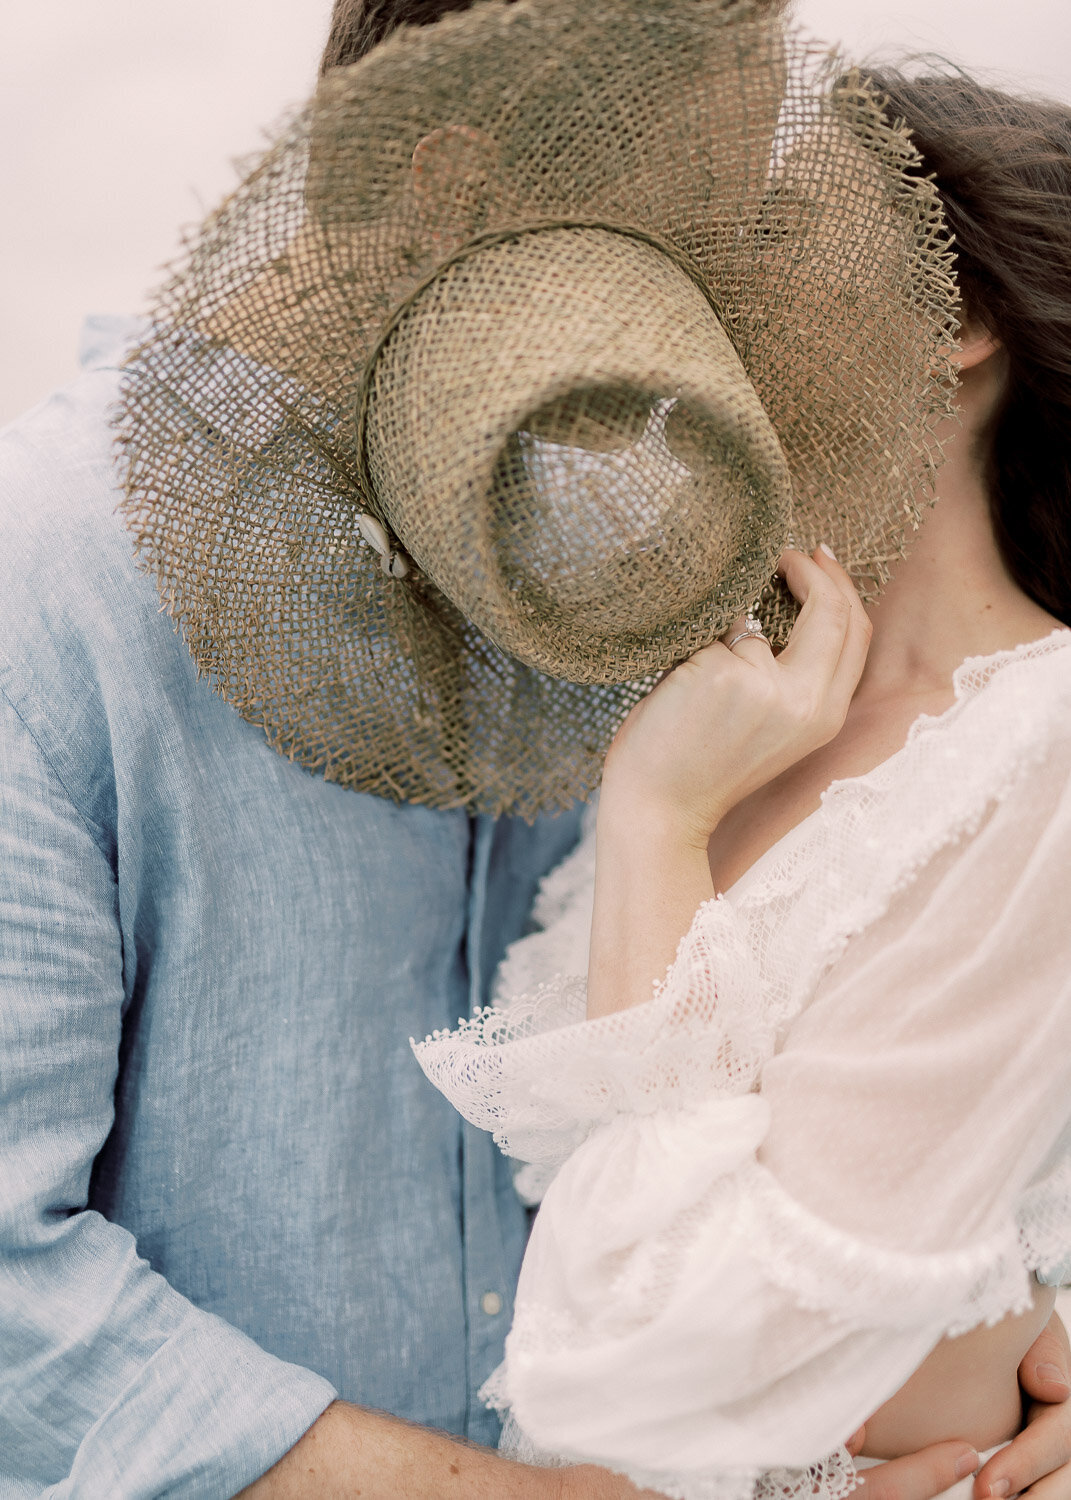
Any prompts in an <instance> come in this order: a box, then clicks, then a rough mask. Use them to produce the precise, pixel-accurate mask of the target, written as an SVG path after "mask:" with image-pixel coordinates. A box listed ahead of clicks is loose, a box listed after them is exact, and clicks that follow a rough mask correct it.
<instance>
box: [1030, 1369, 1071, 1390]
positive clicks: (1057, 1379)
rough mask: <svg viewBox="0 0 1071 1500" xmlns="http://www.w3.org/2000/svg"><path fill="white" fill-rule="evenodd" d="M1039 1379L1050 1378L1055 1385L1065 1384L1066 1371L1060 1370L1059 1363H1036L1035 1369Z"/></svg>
mask: <svg viewBox="0 0 1071 1500" xmlns="http://www.w3.org/2000/svg"><path fill="white" fill-rule="evenodd" d="M1036 1374H1037V1377H1038V1379H1039V1380H1051V1381H1052V1382H1053V1383H1054V1384H1055V1385H1062V1386H1066V1385H1067V1383H1068V1381H1067V1371H1066V1370H1061V1369H1060V1366H1059V1365H1038V1367H1037V1371H1036Z"/></svg>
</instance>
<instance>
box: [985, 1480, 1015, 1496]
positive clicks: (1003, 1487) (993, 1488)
mask: <svg viewBox="0 0 1071 1500" xmlns="http://www.w3.org/2000/svg"><path fill="white" fill-rule="evenodd" d="M1010 1489H1011V1480H1010V1479H994V1481H993V1483H992V1484H991V1485H990V1486H989V1489H988V1490H987V1491H986V1493H987V1494H989V1495H1006V1494H1007V1493H1008V1491H1009V1490H1010Z"/></svg>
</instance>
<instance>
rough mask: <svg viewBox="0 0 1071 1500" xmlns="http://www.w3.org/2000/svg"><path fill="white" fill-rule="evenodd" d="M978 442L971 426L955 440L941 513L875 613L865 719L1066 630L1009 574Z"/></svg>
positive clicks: (934, 512)
mask: <svg viewBox="0 0 1071 1500" xmlns="http://www.w3.org/2000/svg"><path fill="white" fill-rule="evenodd" d="M971 436H972V434H971V432H970V426H969V424H968V425H965V426H963V427H958V428H957V429H955V430H953V431H950V432H949V434H948V441H947V443H946V453H947V458H946V461H945V463H944V464H943V466H942V467H941V469H940V470H939V472H938V482H937V497H936V503H935V504H934V505H932V506H931V507H928V508H927V510H926V512H925V514H924V517H923V522H922V526H921V528H920V530H919V532H918V534H917V535H916V536H915V537H914V538H913V539H912V541H911V544H910V546H909V550H908V553H907V556H906V557H905V558H904V559H903V560H902V561H901V562H900V563H898V564H897V565H896V567H895V569H894V572H893V577H892V580H891V581H890V582H889V584H888V585H887V586H886V588H885V590H884V591H883V593H882V595H881V598H880V599H879V600H878V601H877V603H876V604H875V605H874V606H873V607H872V609H871V611H870V614H871V618H872V620H873V623H874V637H873V641H872V644H871V648H870V655H869V657H868V660H867V665H866V670H865V672H864V674H863V677H862V680H861V682H860V685H859V688H858V690H857V692H856V699H855V705H856V706H857V707H858V708H859V709H863V710H865V709H867V708H869V707H871V706H873V705H875V704H877V703H880V702H881V701H883V700H885V699H887V698H890V697H897V696H901V697H902V696H909V695H910V696H919V697H925V696H932V695H933V694H935V693H939V692H941V691H942V690H948V689H949V688H950V686H951V682H952V675H953V673H954V672H955V669H956V668H957V667H958V666H959V664H960V663H961V662H962V661H963V660H964V659H965V658H966V657H968V656H986V655H989V654H991V653H992V652H995V651H1002V650H1006V649H1009V648H1011V647H1013V646H1017V645H1019V644H1021V643H1022V642H1024V641H1030V640H1036V639H1038V638H1039V637H1041V636H1043V635H1046V634H1047V633H1048V632H1049V631H1050V630H1052V629H1054V628H1056V626H1058V625H1059V623H1060V622H1059V621H1058V620H1056V619H1054V618H1053V617H1052V616H1051V615H1049V614H1048V613H1047V612H1046V611H1045V610H1044V609H1042V607H1041V606H1040V605H1038V604H1035V603H1034V601H1033V600H1032V599H1030V598H1029V597H1028V596H1027V595H1026V594H1025V593H1024V592H1023V591H1022V589H1021V588H1020V587H1019V585H1018V584H1017V583H1016V582H1015V581H1014V580H1013V579H1012V577H1011V575H1010V574H1009V573H1008V570H1007V568H1006V567H1005V565H1004V561H1003V558H1002V557H1001V555H1000V551H999V549H998V547H997V543H996V539H995V537H994V535H993V527H992V522H991V520H990V513H989V501H988V496H987V493H986V487H985V483H984V478H983V474H982V470H981V465H980V464H979V462H978V461H977V459H976V457H975V454H974V451H973V443H972V441H971Z"/></svg>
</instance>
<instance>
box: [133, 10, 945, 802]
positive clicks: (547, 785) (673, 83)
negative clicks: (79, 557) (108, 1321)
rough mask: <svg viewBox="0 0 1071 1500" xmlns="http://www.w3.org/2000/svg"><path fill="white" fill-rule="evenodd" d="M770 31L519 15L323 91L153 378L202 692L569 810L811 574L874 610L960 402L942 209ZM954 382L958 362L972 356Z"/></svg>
mask: <svg viewBox="0 0 1071 1500" xmlns="http://www.w3.org/2000/svg"><path fill="white" fill-rule="evenodd" d="M916 166H917V156H916V154H915V152H914V150H913V148H912V146H911V144H910V142H909V139H908V138H907V136H906V133H905V132H904V131H903V129H901V128H900V127H899V126H897V125H896V124H895V123H890V122H889V121H887V120H885V119H884V118H883V116H882V113H881V109H880V103H879V101H878V100H876V99H875V98H874V96H873V95H872V93H871V91H870V90H869V89H868V87H867V85H866V83H865V81H864V80H862V79H861V78H860V77H859V75H858V74H857V73H853V72H851V71H848V70H846V69H845V68H844V65H843V64H842V63H841V62H839V61H838V60H837V59H835V58H832V57H830V56H829V55H828V54H826V53H824V52H822V51H820V50H818V49H815V48H812V47H808V46H806V45H805V44H804V43H802V42H800V41H799V40H797V39H796V38H795V37H794V36H793V35H792V34H791V33H786V31H785V30H784V28H783V26H782V24H781V23H780V21H779V20H778V19H777V18H776V17H774V16H771V15H770V14H768V13H766V11H765V9H764V8H763V7H760V6H759V5H757V4H751V3H748V0H737V3H733V0H600V3H599V4H598V5H597V6H577V5H576V4H575V0H518V3H516V4H513V5H504V4H501V3H499V0H487V3H484V4H479V5H477V6H476V7H475V8H474V9H473V10H471V11H469V12H467V13H464V14H461V15H455V16H449V17H447V18H445V19H444V20H442V21H441V22H439V23H437V24H436V25H435V26H432V27H428V28H421V29H408V30H405V31H402V32H400V33H398V34H396V35H395V36H394V37H392V38H390V39H389V40H388V41H387V42H385V43H384V44H383V45H382V46H381V47H379V48H378V49H377V50H376V51H375V52H374V53H372V54H371V55H370V56H369V57H367V58H366V59H364V60H363V61H362V62H360V63H358V64H356V65H355V66H353V67H350V68H346V69H340V70H338V71H337V72H335V73H334V74H332V75H329V76H328V77H327V78H326V79H325V80H324V81H323V83H322V84H321V86H320V89H319V91H318V93H317V95H316V97H315V98H314V99H313V101H312V102H311V104H310V105H309V106H308V107H307V108H306V109H305V110H304V111H303V112H302V113H301V114H300V115H299V116H298V117H297V118H296V119H295V120H294V121H293V122H292V124H291V125H289V126H288V127H287V128H286V129H285V130H284V132H283V133H282V134H281V136H280V138H279V139H278V140H277V142H276V143H275V144H274V145H273V146H272V147H271V148H270V149H269V150H268V152H267V154H266V155H265V156H264V158H263V160H262V161H261V162H260V163H259V164H258V165H257V166H256V167H255V168H254V170H252V171H251V172H250V173H249V175H248V176H247V178H246V180H245V181H244V182H243V184H242V186H241V187H240V188H239V189H238V191H237V192H236V193H235V194H234V196H233V197H232V198H230V199H229V200H228V201H227V202H226V203H225V204H224V205H223V206H222V208H221V209H220V210H218V212H217V213H216V214H214V215H213V216H212V217H211V218H210V219H209V220H208V222H207V224H206V225H205V226H204V227H203V229H202V230H201V232H200V234H199V236H198V238H197V239H196V240H195V242H194V243H193V245H192V247H191V250H190V254H189V256H188V259H187V260H186V262H185V264H184V265H183V266H182V267H181V268H180V269H179V270H178V272H177V274H176V275H175V276H174V277H173V279H172V280H171V282H170V283H169V284H168V285H167V287H166V288H165V289H164V291H163V293H162V294H161V296H160V299H159V303H158V306H157V308H156V311H155V318H154V323H153V333H152V335H151V336H150V337H149V338H148V340H147V341H146V342H145V343H144V344H143V345H142V346H141V347H140V348H139V349H137V350H136V351H135V352H134V354H133V355H132V357H131V360H130V362H129V364H128V367H127V370H126V373H125V378H124V389H123V395H122V406H121V414H120V422H119V430H120V438H121V444H122V451H123V464H124V483H125V490H126V495H125V500H124V502H123V503H124V508H125V512H126V515H127V517H128V519H129V522H130V524H131V526H132V528H133V530H134V533H135V536H136V541H137V545H138V548H139V551H140V553H141V555H142V557H143V559H144V561H145V563H146V564H147V566H148V567H149V568H150V569H151V570H152V572H153V573H154V574H155V576H156V578H157V581H158V584H159V586H160V589H161V592H162V594H163V598H164V600H165V603H166V604H167V607H168V608H169V610H170V611H171V613H172V614H173V616H174V617H175V619H176V620H177V621H178V622H179V623H180V625H181V628H182V630H183V632H184V634H185V637H186V639H187V641H188V643H189V646H190V648H191V650H192V652H193V654H194V656H195V658H196V660H197V663H198V665H199V667H200V668H201V669H203V670H204V671H206V672H208V673H210V674H211V675H212V677H213V678H214V680H215V681H216V683H217V685H218V686H219V688H220V690H221V691H222V692H223V693H224V695H225V696H226V697H227V698H228V699H229V700H230V701H231V702H232V703H233V704H234V706H235V707H236V708H237V710H238V711H239V712H240V713H241V714H243V715H244V716H245V717H247V718H249V719H251V720H253V721H254V722H256V723H258V724H261V725H262V726H263V727H264V729H265V730H266V732H267V734H268V736H269V739H270V741H271V743H272V744H273V745H274V746H275V748H276V749H278V750H279V751H281V752H282V753H284V754H286V755H289V756H290V757H292V758H294V759H296V760H298V761H300V762H301V763H302V764H304V765H306V766H308V767H309V768H310V769H314V770H317V771H320V772H322V773H323V774H324V775H326V776H327V777H329V778H330V779H332V780H337V781H340V782H342V783H343V784H345V785H347V786H351V787H354V788H357V789H360V790H364V791H369V792H374V793H377V794H380V795H387V796H392V797H396V798H404V799H406V800H409V801H414V802H425V803H430V804H432V805H434V806H440V807H448V806H465V807H469V808H471V809H473V810H479V811H490V812H500V811H507V810H508V811H515V812H520V813H522V814H524V815H527V816H530V815H532V814H534V813H535V812H537V811H539V810H541V809H553V808H556V807H561V806H564V805H566V804H567V803H568V802H570V801H571V800H572V799H574V798H575V797H576V796H578V795H584V794H586V793H587V792H588V791H589V790H590V789H591V788H592V787H593V786H594V785H595V784H596V782H597V780H598V776H599V772H600V768H601V762H602V757H603V755H604V754H605V751H606V748H607V746H608V744H609V741H610V738H611V737H612V735H613V733H614V731H615V729H616V728H617V726H618V725H619V723H620V721H621V719H622V717H623V715H624V713H625V712H626V711H627V709H628V707H629V706H631V704H632V703H633V702H635V701H636V699H637V698H638V697H639V696H640V695H641V694H642V693H643V692H644V691H646V689H647V688H648V687H649V685H650V683H651V681H652V679H653V676H654V675H655V674H656V673H657V672H659V671H660V670H662V669H663V668H665V667H668V666H670V665H672V664H673V663H674V662H676V661H678V660H680V659H681V658H682V657H684V656H686V655H688V654H689V653H690V652H692V651H694V650H696V649H698V648H699V647H700V646H703V645H705V644H708V643H709V642H710V641H712V640H714V639H715V638H716V637H717V636H718V635H719V634H721V633H722V632H723V631H724V630H725V629H726V628H727V626H728V624H729V623H730V621H731V620H732V619H733V617H734V616H736V615H737V614H739V613H740V612H741V611H743V610H744V609H746V608H750V607H757V608H758V609H759V611H760V613H761V614H762V616H763V619H764V621H765V623H766V625H767V628H768V630H769V631H770V633H771V634H772V635H773V636H774V638H776V639H783V638H784V635H785V633H786V632H787V629H788V628H789V626H790V623H791V619H792V613H793V611H792V606H791V601H789V600H788V599H787V598H786V597H785V595H784V594H783V593H782V592H779V590H778V588H777V586H776V585H775V584H774V583H772V582H771V577H772V573H773V567H774V563H775V561H776V558H777V556H778V554H779V552H780V551H781V550H782V549H783V547H784V546H785V545H787V544H790V543H791V544H795V545H799V546H803V547H807V548H810V547H813V546H814V545H816V544H817V542H818V541H819V540H826V541H828V542H829V543H831V545H832V546H833V547H834V549H835V550H836V552H837V554H838V556H839V557H840V558H841V560H842V561H843V562H844V563H845V565H846V566H847V567H848V568H849V570H850V571H851V572H852V573H853V575H854V576H856V578H857V579H858V580H859V581H860V583H861V584H862V585H863V587H864V590H865V591H870V592H872V591H873V590H874V589H876V588H877V587H879V586H880V584H881V583H882V582H883V581H884V580H885V578H886V577H887V576H888V574H887V565H888V563H889V561H890V560H892V559H893V558H894V557H895V556H897V555H898V554H899V553H900V552H901V551H902V545H903V539H904V536H905V534H906V533H907V532H908V531H909V530H910V529H911V528H912V527H913V526H914V525H916V524H917V520H918V511H917V497H918V496H919V494H920V493H922V492H923V490H924V487H925V484H926V482H927V480H928V478H929V476H930V473H931V470H932V468H933V465H934V462H935V447H934V441H933V436H932V434H933V431H934V426H935V422H936V419H937V417H938V416H939V415H940V414H941V413H942V412H944V411H946V410H947V409H948V400H949V392H950V390H951V383H950V376H949V373H948V365H947V352H948V350H949V349H950V347H951V345H952V340H953V335H954V328H955V298H954V291H953V287H952V282H951V279H950V275H949V265H948V261H949V256H948V250H947V247H946V244H945V241H944V238H943V234H942V228H941V220H940V212H939V206H938V202H937V198H936V194H935V192H934V189H933V187H932V184H931V183H929V182H928V181H926V180H924V179H922V178H920V177H919V176H918V175H917V173H916V171H915V168H916ZM942 351H943V352H942Z"/></svg>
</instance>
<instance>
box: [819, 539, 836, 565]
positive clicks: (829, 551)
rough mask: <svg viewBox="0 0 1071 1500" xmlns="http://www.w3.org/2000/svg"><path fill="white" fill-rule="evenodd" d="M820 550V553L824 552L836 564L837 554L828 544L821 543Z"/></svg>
mask: <svg viewBox="0 0 1071 1500" xmlns="http://www.w3.org/2000/svg"><path fill="white" fill-rule="evenodd" d="M818 550H819V552H824V553H825V555H826V556H827V557H831V558H832V559H833V561H834V562H836V560H837V554H836V553H835V552H834V551H833V548H832V547H830V546H829V545H828V543H826V542H819V543H818Z"/></svg>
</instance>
